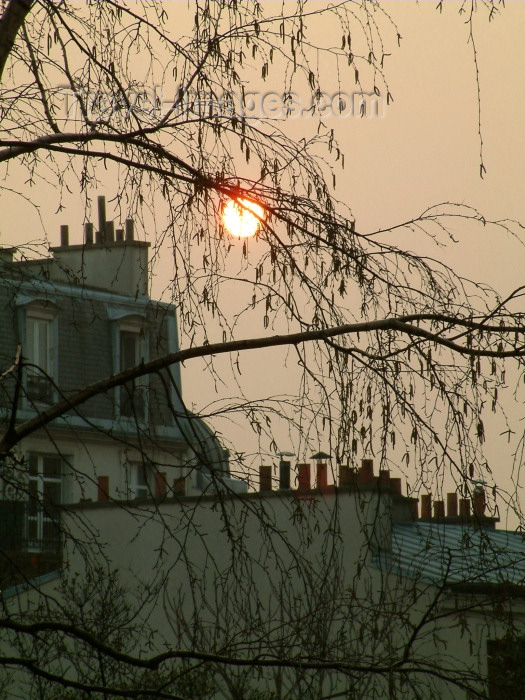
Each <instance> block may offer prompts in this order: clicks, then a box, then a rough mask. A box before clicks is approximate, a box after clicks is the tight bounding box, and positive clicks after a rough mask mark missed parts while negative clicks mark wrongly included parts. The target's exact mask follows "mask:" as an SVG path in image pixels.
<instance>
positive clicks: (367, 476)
mask: <svg viewBox="0 0 525 700" xmlns="http://www.w3.org/2000/svg"><path fill="white" fill-rule="evenodd" d="M374 481H375V479H374V460H373V459H363V460H362V461H361V469H360V470H359V474H358V475H357V483H358V484H361V485H363V484H366V485H370V484H373V483H374Z"/></svg>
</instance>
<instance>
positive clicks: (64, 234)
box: [60, 225, 69, 248]
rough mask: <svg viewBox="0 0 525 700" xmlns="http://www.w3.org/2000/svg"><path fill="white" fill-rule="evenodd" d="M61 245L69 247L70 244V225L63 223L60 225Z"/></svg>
mask: <svg viewBox="0 0 525 700" xmlns="http://www.w3.org/2000/svg"><path fill="white" fill-rule="evenodd" d="M60 245H61V246H62V247H63V248H67V246H68V245H69V226H67V225H62V226H61V227H60Z"/></svg>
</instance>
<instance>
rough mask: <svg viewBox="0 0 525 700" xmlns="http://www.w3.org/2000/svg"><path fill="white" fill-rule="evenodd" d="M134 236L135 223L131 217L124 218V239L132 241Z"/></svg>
mask: <svg viewBox="0 0 525 700" xmlns="http://www.w3.org/2000/svg"><path fill="white" fill-rule="evenodd" d="M134 238H135V224H134V223H133V219H126V240H127V241H132V240H134Z"/></svg>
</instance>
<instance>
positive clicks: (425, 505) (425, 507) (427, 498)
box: [421, 493, 432, 518]
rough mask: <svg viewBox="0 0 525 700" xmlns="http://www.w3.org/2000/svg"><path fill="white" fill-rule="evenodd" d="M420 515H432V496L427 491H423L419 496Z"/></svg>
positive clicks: (426, 516)
mask: <svg viewBox="0 0 525 700" xmlns="http://www.w3.org/2000/svg"><path fill="white" fill-rule="evenodd" d="M421 517H422V518H431V517H432V496H431V495H430V494H429V493H424V494H423V495H422V496H421Z"/></svg>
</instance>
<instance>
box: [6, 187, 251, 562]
mask: <svg viewBox="0 0 525 700" xmlns="http://www.w3.org/2000/svg"><path fill="white" fill-rule="evenodd" d="M98 205H99V225H98V231H97V232H96V234H95V235H94V230H93V229H94V227H93V225H92V224H90V223H87V224H85V226H84V240H83V242H82V243H81V244H78V245H73V244H70V243H69V230H68V227H67V226H62V227H61V240H60V246H58V247H55V248H52V249H51V256H50V257H46V258H44V259H39V260H15V259H14V252H15V251H13V250H10V249H3V250H0V272H1V274H0V333H1V337H2V346H1V349H0V353H1V356H0V360H1V369H0V372H1V373H2V378H1V382H0V421H1V425H2V431H5V430H8V429H10V428H13V427H14V428H16V427H17V426H20V425H21V424H24V422H26V421H29V420H31V419H32V418H34V417H35V416H37V415H39V414H41V413H42V412H44V411H45V410H46V409H47V408H48V407H49V406H50V405H52V404H53V403H55V402H57V401H58V400H59V399H64V398H66V399H67V398H68V397H69V396H71V395H73V394H75V392H78V391H79V390H80V389H82V388H83V387H85V386H87V385H90V384H93V383H95V382H98V381H100V380H103V379H104V378H106V377H109V376H111V375H113V374H116V373H118V372H119V371H122V370H126V369H128V368H131V367H135V366H136V365H138V364H140V363H141V362H142V361H148V360H150V359H154V358H156V357H158V356H162V355H164V354H166V353H167V352H174V351H176V350H177V349H178V342H179V341H178V331H177V317H176V313H175V309H174V307H173V306H171V305H170V304H165V303H161V302H158V301H154V300H152V299H151V298H150V297H149V279H148V248H149V245H150V244H149V243H147V242H144V241H138V240H136V239H135V236H134V226H133V221H132V220H129V219H128V220H127V221H126V222H125V228H124V229H117V230H115V228H114V224H113V222H112V221H106V211H105V200H104V198H103V197H99V199H98ZM17 357H18V358H19V360H20V361H17ZM212 472H213V473H215V474H216V473H220V474H221V476H222V477H223V478H226V480H227V482H228V483H229V484H230V486H231V488H236V489H237V490H241V491H242V490H243V489H245V488H246V487H245V484H244V483H243V482H240V481H238V480H230V479H228V477H229V466H228V456H227V452H226V451H225V450H223V448H222V446H221V444H220V442H219V440H218V439H217V438H216V437H215V435H214V434H213V432H212V431H211V430H210V428H209V427H208V426H207V425H206V424H205V423H204V422H203V421H202V420H201V419H199V418H197V417H196V416H193V415H192V414H191V412H189V411H187V410H186V408H185V406H184V403H183V398H182V385H181V377H180V369H179V367H178V366H174V367H172V368H170V369H166V370H164V371H162V372H160V373H157V374H155V375H151V376H145V377H143V378H140V379H138V380H135V381H133V382H130V383H128V384H125V385H124V386H120V387H116V388H113V389H109V390H108V391H103V392H100V393H99V394H98V395H96V396H94V397H93V398H91V399H89V400H87V401H86V402H85V403H83V404H82V405H81V406H79V407H77V408H75V409H74V410H69V411H67V412H66V414H65V415H63V416H62V417H60V418H58V419H56V420H54V421H53V422H52V423H51V424H50V425H49V426H47V427H46V428H44V429H41V430H37V431H36V432H34V433H32V434H31V435H30V436H28V437H27V438H25V439H24V440H23V441H22V442H21V443H19V444H17V445H16V448H15V450H14V453H12V454H11V455H10V457H9V459H8V460H7V461H6V460H5V459H4V461H3V464H2V471H1V472H0V476H1V478H0V514H1V518H2V521H3V523H4V527H3V528H2V533H1V534H0V545H1V547H2V548H3V550H4V551H11V552H18V553H20V552H25V553H26V554H27V555H31V556H30V557H26V559H27V561H32V562H36V563H37V566H36V568H35V570H34V571H32V573H40V572H41V570H42V567H44V568H48V567H49V566H50V563H49V561H48V560H49V557H48V556H46V555H48V554H50V553H51V554H52V553H56V551H57V547H58V545H59V539H60V538H59V531H60V525H59V512H60V511H59V509H58V508H57V506H61V505H64V504H71V503H79V502H86V501H88V502H89V501H97V500H104V499H108V498H111V499H117V500H134V499H147V498H151V497H155V498H159V499H161V498H164V497H167V496H168V495H169V494H170V493H184V494H188V495H189V494H191V493H200V492H201V491H202V488H203V484H207V483H209V481H210V479H209V475H210V474H211V473H212ZM27 566H29V565H28V564H27V562H26V565H25V566H24V570H25V571H26V572H27Z"/></svg>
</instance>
